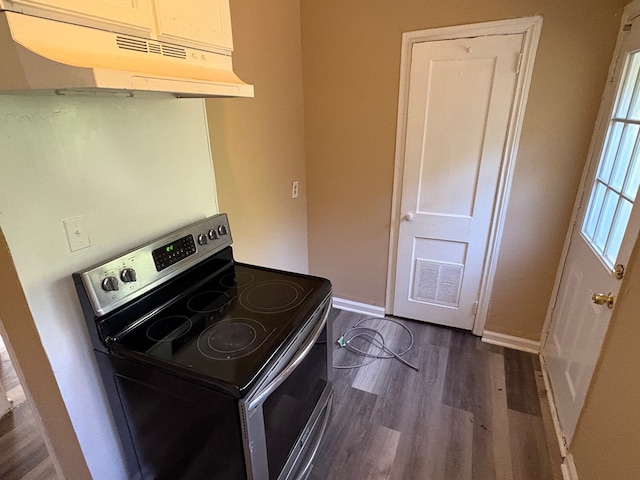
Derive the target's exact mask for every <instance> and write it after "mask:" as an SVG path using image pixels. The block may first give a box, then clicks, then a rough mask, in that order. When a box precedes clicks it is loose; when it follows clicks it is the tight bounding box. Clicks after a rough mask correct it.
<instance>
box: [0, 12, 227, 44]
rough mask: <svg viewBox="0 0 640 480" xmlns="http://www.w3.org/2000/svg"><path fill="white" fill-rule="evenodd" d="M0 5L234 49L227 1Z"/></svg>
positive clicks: (165, 38) (169, 39) (164, 38)
mask: <svg viewBox="0 0 640 480" xmlns="http://www.w3.org/2000/svg"><path fill="white" fill-rule="evenodd" d="M0 9H2V10H9V11H13V12H20V13H26V14H29V15H34V16H38V17H44V18H51V19H54V20H61V21H65V22H69V23H75V24H77V25H85V26H89V27H94V28H100V29H104V30H112V31H116V32H118V33H123V34H129V35H135V36H142V37H145V38H152V39H156V40H159V41H163V42H168V43H177V44H180V45H184V46H188V47H193V48H200V49H204V50H209V51H217V52H221V51H222V52H230V51H231V50H232V49H233V40H232V36H231V14H230V11H229V0H183V1H175V0H0Z"/></svg>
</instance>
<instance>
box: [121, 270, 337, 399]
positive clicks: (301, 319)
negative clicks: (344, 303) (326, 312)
mask: <svg viewBox="0 0 640 480" xmlns="http://www.w3.org/2000/svg"><path fill="white" fill-rule="evenodd" d="M330 290H331V286H330V284H329V282H328V281H327V280H324V279H321V278H318V277H312V276H308V275H298V274H294V273H290V272H281V271H278V270H272V269H267V268H262V267H255V266H250V265H244V264H238V263H235V264H233V265H231V266H230V267H229V268H227V269H225V270H224V271H222V272H221V273H220V274H218V275H216V276H214V277H213V278H211V279H209V280H207V281H206V282H205V283H203V284H202V285H200V286H199V287H198V288H197V289H196V290H194V291H192V292H190V293H189V294H187V295H184V296H182V297H180V298H178V299H177V300H176V301H174V302H173V303H171V304H170V305H168V306H166V307H164V308H162V309H161V310H160V311H158V312H155V313H154V314H153V315H152V316H149V317H148V318H143V319H140V321H138V322H133V323H134V324H135V328H132V329H131V330H130V331H127V332H126V333H124V334H121V335H118V336H116V337H115V338H112V339H111V340H110V343H109V346H110V347H111V348H114V349H115V350H117V351H119V352H120V353H126V354H133V355H135V356H137V357H141V358H144V359H146V360H147V361H153V362H161V363H163V364H166V365H169V366H173V367H174V368H179V369H181V370H182V371H188V372H192V373H193V374H194V375H196V376H199V377H200V378H203V379H206V380H208V381H210V382H213V383H216V384H218V385H219V386H220V387H221V388H223V389H226V390H229V391H231V392H232V393H234V394H235V395H238V396H242V395H243V393H245V392H246V391H247V390H248V389H249V388H250V387H251V386H252V384H253V382H254V381H255V380H256V378H257V377H258V376H259V375H260V374H261V372H262V371H263V370H264V369H265V368H266V367H267V366H268V364H269V362H270V360H271V359H272V358H273V357H274V355H275V354H276V353H277V352H278V350H279V349H280V347H281V346H282V345H283V344H284V343H285V342H286V339H287V338H288V337H289V336H290V335H292V334H293V333H295V332H296V331H297V330H298V329H299V328H300V327H301V326H302V325H303V324H304V323H305V322H306V320H307V319H308V318H309V316H310V315H311V314H312V313H313V312H314V311H315V309H316V308H317V307H318V305H319V304H320V302H321V301H322V300H323V299H324V298H325V297H326V296H327V295H328V294H329V293H330Z"/></svg>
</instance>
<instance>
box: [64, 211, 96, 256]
mask: <svg viewBox="0 0 640 480" xmlns="http://www.w3.org/2000/svg"><path fill="white" fill-rule="evenodd" d="M62 224H63V225H64V231H65V232H66V233H67V242H69V250H70V251H72V252H75V251H76V250H82V249H83V248H87V247H90V246H91V239H90V238H89V234H88V233H87V227H86V225H85V224H84V217H74V218H67V219H66V220H63V221H62Z"/></svg>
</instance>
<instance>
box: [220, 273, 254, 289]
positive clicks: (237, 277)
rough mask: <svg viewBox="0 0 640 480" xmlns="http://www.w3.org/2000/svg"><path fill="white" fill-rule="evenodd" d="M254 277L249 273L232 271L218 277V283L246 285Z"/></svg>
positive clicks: (234, 285) (251, 281) (229, 286)
mask: <svg viewBox="0 0 640 480" xmlns="http://www.w3.org/2000/svg"><path fill="white" fill-rule="evenodd" d="M253 280H254V277H253V275H251V274H250V273H246V272H239V273H236V272H233V273H229V274H228V275H225V276H224V277H222V278H221V279H220V285H222V286H223V287H228V288H231V287H236V286H237V287H246V286H247V285H249V284H251V283H253Z"/></svg>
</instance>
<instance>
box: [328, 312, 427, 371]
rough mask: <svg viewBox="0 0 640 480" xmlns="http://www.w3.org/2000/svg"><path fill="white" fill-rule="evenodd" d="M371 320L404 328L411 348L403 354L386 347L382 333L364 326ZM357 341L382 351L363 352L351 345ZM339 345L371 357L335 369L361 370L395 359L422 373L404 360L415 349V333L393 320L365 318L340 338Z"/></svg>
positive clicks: (335, 366)
mask: <svg viewBox="0 0 640 480" xmlns="http://www.w3.org/2000/svg"><path fill="white" fill-rule="evenodd" d="M369 320H384V321H387V322H392V323H395V324H397V325H400V327H402V328H403V329H405V330H406V331H407V332H408V333H409V337H410V339H411V342H410V343H409V346H408V347H407V348H406V349H405V350H404V351H402V352H394V351H393V350H391V349H390V348H389V347H387V346H386V345H385V339H384V336H383V335H382V333H380V332H379V331H378V330H376V329H375V328H371V327H365V326H362V323H363V322H366V321H369ZM355 339H361V340H364V341H366V342H368V343H369V344H371V345H373V346H375V347H377V348H379V349H380V350H379V351H378V352H377V353H374V354H372V353H369V352H366V351H364V350H361V349H359V348H357V347H355V346H353V345H352V344H351V343H352V342H353V341H354V340H355ZM338 345H340V347H342V348H346V349H347V350H349V351H350V352H353V353H356V354H359V355H363V356H365V357H369V360H367V361H365V362H363V363H360V364H357V365H334V366H333V368H342V369H348V368H360V367H364V366H365V365H369V364H370V363H373V362H374V361H375V360H377V359H390V358H395V359H396V360H399V361H400V362H402V363H404V364H405V365H407V366H408V367H411V368H413V369H414V370H415V371H417V372H419V371H420V369H419V368H418V367H416V366H415V365H412V364H411V363H409V362H407V361H406V360H405V359H404V358H402V355H404V354H406V353H407V352H408V351H409V350H411V347H413V333H412V332H411V330H409V329H408V328H407V327H406V326H405V325H403V324H402V323H400V322H398V321H397V320H394V319H392V318H386V317H367V318H363V319H362V320H360V321H358V322H357V323H356V324H355V325H354V326H353V327H351V328H349V329H348V330H346V331H345V332H344V333H343V334H342V335H341V336H340V338H339V339H338ZM383 352H385V353H383Z"/></svg>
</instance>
